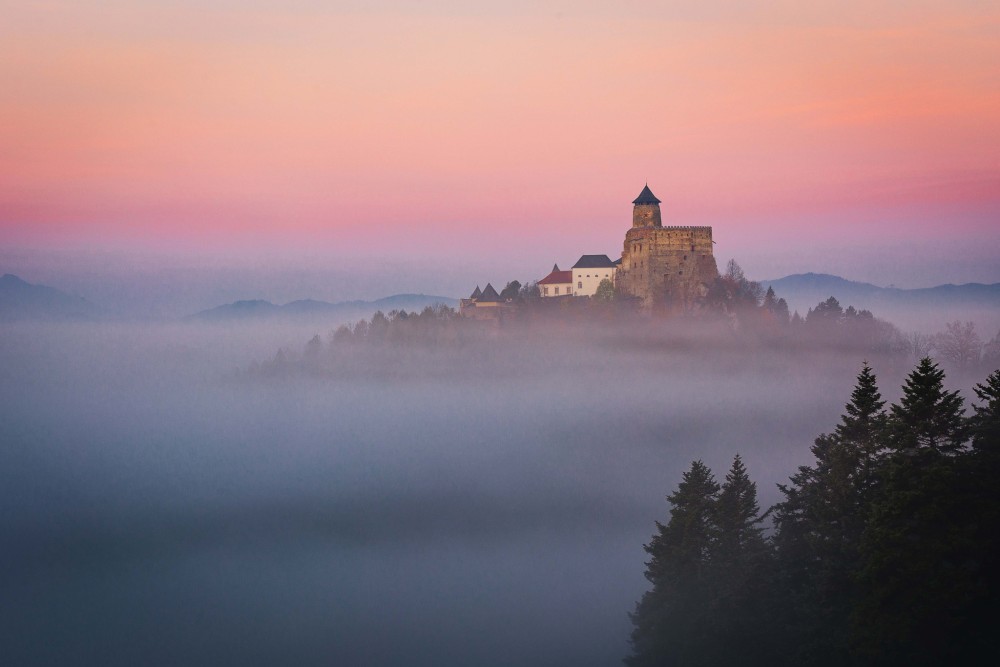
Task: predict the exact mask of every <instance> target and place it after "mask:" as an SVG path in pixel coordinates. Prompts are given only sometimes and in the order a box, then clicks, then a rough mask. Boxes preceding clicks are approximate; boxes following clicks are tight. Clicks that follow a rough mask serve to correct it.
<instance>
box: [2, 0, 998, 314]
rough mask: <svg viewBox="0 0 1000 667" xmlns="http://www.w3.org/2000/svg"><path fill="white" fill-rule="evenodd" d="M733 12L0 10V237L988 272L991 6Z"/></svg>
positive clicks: (864, 272) (994, 235)
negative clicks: (641, 238) (642, 201)
mask: <svg viewBox="0 0 1000 667" xmlns="http://www.w3.org/2000/svg"><path fill="white" fill-rule="evenodd" d="M692 4H697V5H698V6H697V7H691V6H689V5H692ZM732 4H736V3H729V2H717V1H713V0H708V1H707V2H702V3H686V2H684V3H682V2H639V1H632V2H629V1H624V2H621V1H620V2H614V3H610V2H608V3H600V2H588V1H580V0H577V1H574V2H568V1H567V2H544V1H532V2H527V1H513V2H512V1H509V0H508V1H506V2H475V1H472V0H467V1H462V2H457V1H456V2H447V1H434V0H430V1H425V2H397V1H392V0H382V1H378V0H376V1H374V2H343V3H338V2H319V1H311V0H292V1H289V0H284V1H281V2H278V1H277V0H274V1H272V0H258V1H256V2H250V1H243V2H237V1H235V0H200V1H198V2H195V1H193V0H190V1H189V0H173V1H164V2H155V3H154V2H139V1H132V2H127V1H125V0H109V1H104V2H101V1H98V0H74V1H73V2H62V1H59V0H51V1H46V0H33V1H31V2H26V1H21V2H12V1H10V0H0V16H2V17H3V20H0V251H4V252H6V253H7V255H6V256H8V257H9V256H10V253H12V252H15V251H17V252H21V251H25V252H27V251H30V252H36V253H37V252H40V251H51V252H53V253H56V252H84V251H86V252H90V253H103V252H119V253H125V254H128V253H145V254H146V255H151V254H152V255H190V256H198V257H201V258H202V261H204V262H209V263H211V262H213V261H214V262H224V261H232V262H238V261H246V262H251V263H252V264H254V265H259V264H267V263H268V262H272V263H275V264H282V263H283V264H295V263H296V262H298V261H299V258H300V257H302V256H308V257H310V258H313V259H315V258H317V257H319V258H326V257H330V258H350V259H351V261H355V262H360V261H362V259H364V260H366V261H386V262H400V261H408V262H415V261H416V262H421V261H423V262H426V263H427V266H435V265H437V266H441V265H444V264H449V265H451V267H452V269H453V271H454V268H455V267H468V274H469V275H468V277H467V278H466V277H465V269H464V268H463V269H462V271H461V272H460V273H462V280H464V281H468V282H476V281H478V278H479V277H478V276H476V275H473V274H474V273H475V272H476V267H477V266H478V267H487V266H488V267H490V271H492V272H494V273H500V272H501V271H503V270H504V269H503V268H502V267H504V266H508V267H510V268H509V275H510V277H514V276H517V277H520V278H522V279H523V277H525V274H529V275H530V276H531V277H536V278H537V277H542V276H543V275H544V274H545V273H546V272H547V271H548V270H549V268H551V265H552V264H553V263H554V262H560V263H572V262H573V261H575V259H576V258H577V257H578V256H579V255H581V254H584V253H607V254H609V255H610V256H612V257H617V256H618V255H619V254H620V251H621V244H622V242H623V238H624V232H625V230H626V229H627V228H628V227H629V226H630V216H631V204H630V202H631V200H632V199H633V198H634V197H635V196H636V195H637V194H638V192H639V191H640V190H641V189H642V186H643V184H644V183H646V182H648V183H649V185H650V187H651V188H652V190H653V191H654V192H655V193H656V194H657V196H658V197H659V198H660V199H662V200H663V204H662V208H663V219H664V224H679V225H712V226H713V228H714V237H715V239H716V241H717V244H718V246H717V256H718V257H719V258H720V263H723V262H725V261H726V259H728V258H729V257H736V258H737V259H738V260H739V261H740V262H741V263H742V264H743V265H744V268H745V269H746V270H747V272H748V274H749V275H751V276H753V277H757V278H761V279H765V278H775V277H778V276H780V275H785V274H788V273H793V272H804V271H821V272H830V273H838V274H841V275H846V276H847V277H851V278H854V279H859V280H869V281H872V282H877V283H879V284H897V285H899V286H924V285H929V284H937V283H942V282H967V281H979V282H1000V6H998V5H997V4H996V3H995V2H919V1H910V2H871V1H869V2H855V1H853V0H849V1H846V2H826V1H820V2H813V3H808V4H809V5H810V7H809V8H808V9H803V8H802V7H801V6H800V5H801V4H802V3H798V2H744V3H739V5H740V7H739V8H734V7H732V6H731V5H732ZM53 256H55V255H53ZM248 258H249V259H248ZM316 261H320V260H316ZM345 261H346V260H345ZM532 271H534V272H535V273H536V274H537V275H532V274H531V272H532ZM481 272H483V270H482V269H481ZM463 284H464V283H463ZM431 286H433V283H432V284H431ZM422 287H424V286H423V285H419V284H418V285H413V289H411V290H409V291H421V288H422ZM302 296H309V295H302Z"/></svg>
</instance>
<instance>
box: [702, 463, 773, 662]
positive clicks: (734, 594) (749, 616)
mask: <svg viewBox="0 0 1000 667" xmlns="http://www.w3.org/2000/svg"><path fill="white" fill-rule="evenodd" d="M760 524H761V517H760V505H759V504H758V502H757V485H756V484H755V483H754V482H753V481H751V479H750V476H749V475H748V474H747V469H746V466H744V465H743V460H742V459H741V458H740V456H739V455H738V454H737V455H736V457H735V458H734V459H733V464H732V467H731V468H730V470H729V472H728V473H727V474H726V479H725V481H724V482H723V484H722V488H721V490H720V492H719V497H718V500H717V501H716V504H715V539H714V541H713V544H712V548H711V556H710V571H711V576H710V577H709V582H710V584H711V616H712V630H711V635H710V637H709V639H710V641H709V642H708V643H707V645H706V646H705V647H704V651H703V655H704V656H705V657H706V659H707V660H706V662H707V664H716V665H724V664H742V665H756V664H771V663H772V662H773V658H772V656H771V652H770V647H771V642H769V641H768V640H767V638H768V637H769V636H772V635H773V634H774V628H773V626H771V625H770V621H771V619H770V617H769V615H768V614H767V613H766V609H767V607H766V604H767V585H768V581H767V577H768V571H767V566H768V565H769V555H770V553H769V545H768V543H767V541H766V540H765V539H764V536H763V529H762V528H761V527H760Z"/></svg>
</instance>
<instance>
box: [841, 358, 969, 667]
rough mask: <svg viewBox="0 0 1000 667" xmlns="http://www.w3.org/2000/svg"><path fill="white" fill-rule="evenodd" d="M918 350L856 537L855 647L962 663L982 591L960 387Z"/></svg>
mask: <svg viewBox="0 0 1000 667" xmlns="http://www.w3.org/2000/svg"><path fill="white" fill-rule="evenodd" d="M943 380H944V373H943V372H942V371H941V370H940V369H938V367H937V365H936V364H934V362H933V361H931V360H930V359H928V358H924V359H923V360H921V361H920V363H919V364H918V365H917V368H916V369H915V370H914V371H913V372H911V373H910V375H909V376H908V377H907V379H906V384H905V385H904V387H903V396H902V398H901V400H900V402H899V403H898V404H896V405H893V406H892V407H891V408H890V435H889V444H890V446H891V452H890V455H889V457H888V458H887V460H886V461H885V462H884V464H883V465H881V466H880V468H879V479H878V488H877V492H876V494H875V497H874V500H873V501H872V503H871V506H870V508H871V509H870V511H869V520H868V523H867V525H866V528H865V532H864V536H863V539H862V544H861V562H860V566H859V568H858V575H857V578H858V582H859V584H860V589H859V590H861V591H862V592H863V596H862V598H861V599H860V600H859V601H858V603H857V604H856V606H855V611H854V621H855V623H854V632H853V636H854V646H855V649H856V650H857V651H858V652H859V653H860V654H861V655H863V656H865V658H866V659H867V660H868V661H870V662H873V663H877V664H890V665H894V664H900V665H904V664H905V665H936V664H961V663H963V662H964V657H963V656H965V651H966V650H967V647H968V646H969V644H968V642H966V641H964V640H963V639H962V638H963V637H964V636H965V634H966V633H967V631H968V628H969V627H971V626H970V624H969V620H970V619H969V612H970V610H971V608H972V606H973V601H974V600H975V599H977V597H978V596H979V593H978V592H977V591H978V589H979V585H980V584H979V581H978V579H979V575H978V574H977V573H976V572H975V571H974V568H973V569H970V567H969V565H970V562H971V561H970V559H969V557H970V555H971V554H973V553H974V552H975V550H976V549H975V544H974V542H975V537H974V530H973V529H972V526H970V522H969V516H970V510H971V509H972V508H971V507H970V504H969V502H970V498H969V491H970V485H969V481H970V480H969V478H968V475H967V473H966V472H965V468H966V466H965V465H964V457H963V456H960V455H961V453H962V451H963V447H964V443H965V438H966V433H967V428H966V422H965V420H964V419H963V418H962V413H963V412H964V411H965V410H964V408H963V407H962V399H961V397H960V396H959V395H958V392H957V391H956V392H947V391H945V390H944V385H943Z"/></svg>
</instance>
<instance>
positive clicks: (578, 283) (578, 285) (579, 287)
mask: <svg viewBox="0 0 1000 667" xmlns="http://www.w3.org/2000/svg"><path fill="white" fill-rule="evenodd" d="M576 288H577V289H583V281H582V280H581V281H579V282H577V283H576Z"/></svg>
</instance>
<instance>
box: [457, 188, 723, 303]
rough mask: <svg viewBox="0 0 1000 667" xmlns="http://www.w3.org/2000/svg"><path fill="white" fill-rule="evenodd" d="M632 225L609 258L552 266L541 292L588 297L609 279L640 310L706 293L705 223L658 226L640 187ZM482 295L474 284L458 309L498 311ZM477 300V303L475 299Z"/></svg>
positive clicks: (708, 251) (708, 234) (714, 269)
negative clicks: (566, 266) (617, 255)
mask: <svg viewBox="0 0 1000 667" xmlns="http://www.w3.org/2000/svg"><path fill="white" fill-rule="evenodd" d="M632 205H633V208H632V228H631V229H629V230H628V231H627V232H625V243H624V246H623V247H622V254H621V258H620V259H617V260H614V261H612V260H611V259H610V258H609V257H608V256H607V255H583V256H582V257H580V259H579V261H577V263H576V264H575V265H574V266H573V268H572V269H571V270H569V271H560V270H559V266H558V265H556V266H553V268H552V271H551V272H550V273H549V274H548V275H547V276H545V277H544V278H542V279H541V280H539V281H538V288H539V292H540V296H541V297H542V298H563V299H565V298H567V297H591V296H594V294H596V293H597V290H598V287H599V286H600V284H601V282H603V281H604V280H610V281H611V282H612V284H613V285H614V287H615V292H616V293H617V294H619V295H623V296H625V297H632V298H634V299H636V300H638V302H639V304H640V305H641V306H642V308H643V310H646V311H652V310H654V309H676V308H682V309H683V308H688V307H690V306H691V305H692V304H693V303H694V302H695V300H696V299H698V298H699V297H703V296H705V295H706V294H707V293H708V288H709V286H710V285H711V284H712V283H713V282H714V281H715V279H716V278H718V277H719V269H718V266H717V265H716V263H715V256H714V255H713V249H712V244H713V241H712V228H711V227H681V226H674V225H670V226H667V227H664V226H663V221H662V218H661V214H660V200H659V199H657V198H656V195H654V194H653V192H652V191H651V190H650V189H649V184H646V185H645V187H643V189H642V192H640V193H639V196H638V197H636V198H635V199H634V200H633V201H632ZM487 291H489V292H491V293H490V294H489V295H488V297H487V298H486V299H484V298H482V296H483V292H481V291H480V290H479V288H478V287H477V288H476V291H475V292H473V294H472V296H471V297H470V298H468V299H462V306H461V309H462V312H463V313H466V314H471V315H474V316H479V315H485V314H486V313H485V312H483V313H478V312H475V311H477V310H478V309H479V307H480V306H482V307H488V308H490V312H491V314H492V313H494V312H498V311H496V310H495V308H496V307H497V305H502V300H501V299H499V298H494V296H495V295H496V290H494V289H493V288H492V286H491V285H487ZM480 302H482V303H480Z"/></svg>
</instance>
